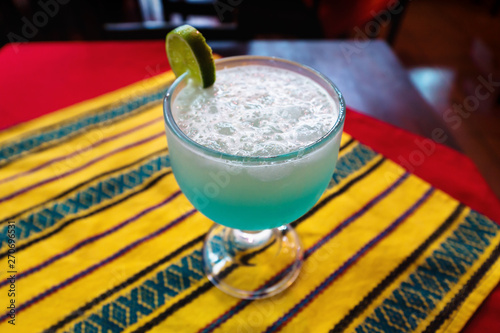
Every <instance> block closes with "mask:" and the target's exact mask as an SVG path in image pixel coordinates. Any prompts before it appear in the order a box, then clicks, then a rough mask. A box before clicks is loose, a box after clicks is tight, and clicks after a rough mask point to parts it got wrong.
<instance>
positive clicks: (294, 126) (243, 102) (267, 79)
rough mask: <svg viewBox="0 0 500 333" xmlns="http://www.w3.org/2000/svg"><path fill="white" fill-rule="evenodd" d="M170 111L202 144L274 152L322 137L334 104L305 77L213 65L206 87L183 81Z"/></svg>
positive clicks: (252, 152)
mask: <svg viewBox="0 0 500 333" xmlns="http://www.w3.org/2000/svg"><path fill="white" fill-rule="evenodd" d="M172 111H173V116H174V118H175V121H176V123H177V124H178V125H179V127H180V128H181V130H182V131H183V132H184V133H185V134H186V135H188V136H189V137H190V138H191V139H192V140H194V141H195V142H197V143H199V144H201V145H203V146H206V147H208V148H211V149H214V150H217V151H220V152H223V153H227V154H231V155H239V156H255V157H257V156H259V157H268V156H276V155H281V154H285V153H289V152H293V151H296V150H298V149H300V148H302V147H305V146H308V145H310V144H312V143H314V142H316V141H317V140H319V139H320V138H321V137H323V136H324V135H325V134H326V133H328V131H329V130H330V129H332V127H333V126H334V124H335V121H336V120H337V118H338V112H339V110H338V108H337V104H336V103H335V102H334V101H333V99H332V97H331V96H329V95H328V94H327V93H326V92H325V90H324V89H323V88H322V87H321V86H320V85H319V84H317V83H316V82H314V81H313V80H311V79H309V78H308V77H306V76H304V75H301V74H298V73H295V72H292V71H288V70H285V69H281V68H275V67H270V66H261V65H248V66H241V67H235V68H226V69H222V70H218V71H217V80H216V82H215V84H214V85H213V86H211V87H209V88H206V89H202V88H201V87H199V85H195V84H188V85H187V86H186V87H185V88H184V89H182V90H181V91H180V93H179V95H178V96H177V97H176V99H175V102H174V105H173V110H172Z"/></svg>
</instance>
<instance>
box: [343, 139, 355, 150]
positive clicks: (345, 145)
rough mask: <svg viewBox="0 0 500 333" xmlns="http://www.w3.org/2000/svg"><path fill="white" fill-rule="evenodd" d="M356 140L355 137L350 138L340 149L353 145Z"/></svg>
mask: <svg viewBox="0 0 500 333" xmlns="http://www.w3.org/2000/svg"><path fill="white" fill-rule="evenodd" d="M354 142H356V140H354V139H353V138H350V139H349V140H348V141H347V142H346V143H345V144H344V145H343V146H342V147H340V149H339V151H342V150H344V149H346V148H347V147H349V146H350V145H352V144H353V143H354Z"/></svg>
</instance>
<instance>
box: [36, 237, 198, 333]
mask: <svg viewBox="0 0 500 333" xmlns="http://www.w3.org/2000/svg"><path fill="white" fill-rule="evenodd" d="M206 235H207V234H206V233H204V234H202V235H200V236H198V237H196V238H195V239H193V240H191V241H189V242H187V243H186V244H184V245H182V246H181V247H179V248H177V249H176V250H174V251H173V252H171V253H169V254H168V255H166V256H165V257H163V258H162V259H160V260H158V261H157V262H155V263H153V264H151V265H149V266H148V267H146V268H144V269H142V270H141V271H139V272H137V273H136V274H134V275H133V276H131V277H129V278H128V279H127V280H125V281H124V282H122V283H121V284H119V285H117V286H115V287H113V288H111V289H109V290H108V291H106V292H104V293H102V294H101V295H99V296H97V297H96V298H94V299H93V300H91V301H89V302H87V303H86V304H85V305H83V306H81V307H80V308H78V309H77V310H75V311H73V312H72V313H70V314H69V315H67V316H66V317H64V318H63V319H62V320H60V321H59V322H57V323H56V324H54V325H52V326H51V327H49V328H48V329H46V330H45V331H44V332H56V331H57V330H58V329H61V328H62V327H63V326H65V325H66V324H69V323H70V322H71V321H73V320H75V319H76V318H78V317H80V316H82V315H83V314H84V313H85V311H88V310H89V309H91V308H93V307H94V306H96V305H98V304H99V303H101V302H102V301H104V300H106V299H107V298H109V297H111V296H113V295H114V294H116V293H117V292H119V291H121V290H123V289H125V288H127V287H128V286H129V285H131V284H132V283H134V282H136V281H137V280H139V279H140V278H142V277H144V276H145V275H147V274H149V273H151V272H152V271H154V270H155V269H156V268H158V267H159V266H161V265H163V264H164V263H166V262H168V261H170V260H172V259H173V258H174V257H176V256H178V255H179V254H181V253H182V252H184V251H186V250H188V249H190V248H192V247H193V246H195V245H196V244H198V243H201V242H202V241H203V239H204V238H205V237H206Z"/></svg>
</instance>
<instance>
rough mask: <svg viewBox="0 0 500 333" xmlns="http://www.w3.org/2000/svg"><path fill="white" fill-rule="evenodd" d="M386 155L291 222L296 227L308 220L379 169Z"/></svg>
mask: <svg viewBox="0 0 500 333" xmlns="http://www.w3.org/2000/svg"><path fill="white" fill-rule="evenodd" d="M385 160H386V159H385V157H383V158H381V159H380V160H379V161H377V163H375V164H373V165H372V166H371V167H370V168H368V169H366V170H365V171H364V172H363V173H361V174H359V175H357V176H356V177H354V178H353V179H351V180H350V181H349V182H347V183H346V184H345V185H344V186H342V187H341V188H340V189H339V190H338V191H336V192H334V193H332V194H330V195H329V196H327V197H326V198H324V199H323V200H322V201H321V202H319V203H318V204H317V205H316V206H314V207H313V208H311V210H309V211H308V212H307V213H305V214H304V215H303V216H302V217H300V218H299V219H298V220H295V221H293V222H292V223H290V224H291V225H292V226H293V227H294V228H295V227H296V226H298V225H299V224H300V223H302V222H304V221H305V220H307V219H308V218H309V217H311V216H312V215H314V214H315V213H316V212H317V211H318V210H320V209H321V208H323V207H324V206H325V205H327V204H328V203H329V202H330V201H332V200H333V199H335V198H336V197H338V196H339V195H341V194H343V193H345V192H346V191H347V190H348V189H350V188H351V187H352V186H353V185H355V184H356V183H357V182H359V181H360V180H361V179H363V178H365V177H366V176H367V175H368V174H370V173H371V172H373V170H375V169H377V168H378V167H379V166H380V165H381V164H382V163H384V161H385Z"/></svg>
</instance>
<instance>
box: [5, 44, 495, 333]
mask: <svg viewBox="0 0 500 333" xmlns="http://www.w3.org/2000/svg"><path fill="white" fill-rule="evenodd" d="M168 69H169V65H168V62H167V60H166V56H165V50H164V43H163V41H139V42H64V43H27V44H18V45H13V44H10V45H7V46H5V47H3V48H2V49H0V115H1V117H0V130H2V129H5V128H8V127H10V126H14V125H16V124H19V123H21V122H24V121H27V120H30V119H34V118H36V117H39V116H41V115H43V114H46V113H49V112H52V111H55V110H58V109H61V108H63V107H66V106H69V105H71V104H74V103H77V102H81V101H84V100H86V99H89V98H93V97H96V96H98V95H101V94H104V93H107V92H110V91H113V90H115V89H118V88H121V87H123V86H126V85H128V84H131V83H133V82H136V81H139V80H142V79H145V78H148V77H152V76H154V75H157V74H160V73H162V72H165V71H166V70H168ZM347 104H349V101H347ZM345 131H346V132H348V133H349V134H351V135H353V136H354V137H355V138H356V139H358V140H359V141H361V142H363V143H365V144H367V145H368V146H370V147H372V148H373V149H374V150H376V151H378V152H379V153H381V154H383V155H385V156H386V157H388V158H390V159H392V160H394V161H395V162H397V163H399V164H401V165H402V166H403V167H405V168H407V169H409V171H411V172H412V173H414V174H416V175H417V176H419V177H420V178H422V179H424V180H426V181H428V182H429V183H431V184H432V185H433V186H434V187H436V188H439V189H441V190H443V191H445V192H447V193H448V194H450V195H451V196H453V197H454V198H456V199H457V200H459V201H461V202H463V203H465V204H467V205H468V206H470V207H471V208H473V209H475V210H477V211H479V212H480V213H482V214H485V215H486V216H488V217H490V218H492V219H493V220H495V221H497V222H499V221H500V201H499V200H498V199H497V198H496V197H495V195H494V194H493V192H492V191H491V190H490V188H489V187H488V185H487V184H486V182H485V181H484V179H483V178H482V177H481V175H480V174H479V172H478V170H477V168H476V167H475V166H474V164H473V163H472V162H471V160H470V159H469V158H467V157H466V156H464V155H462V154H460V153H458V152H456V151H454V150H452V149H450V148H448V147H445V146H442V145H439V144H437V145H435V146H434V145H432V146H431V145H429V142H428V141H426V142H427V147H428V148H433V149H431V150H433V152H432V153H430V154H428V155H425V159H424V161H423V163H422V164H420V165H418V166H412V165H408V164H406V163H405V162H404V160H406V161H409V160H410V159H411V156H412V154H414V155H415V154H417V153H415V152H417V151H421V152H422V153H426V151H425V149H426V148H422V147H426V146H425V144H422V142H424V141H425V139H424V138H422V137H419V136H416V135H414V134H411V133H409V132H406V131H404V130H401V129H399V128H396V127H394V126H391V125H389V124H386V123H384V122H381V121H378V120H376V119H374V118H371V117H368V116H366V115H363V114H361V113H358V112H356V111H353V110H348V114H347V118H346V123H345ZM395 143H396V144H395ZM420 155H421V154H420ZM421 156H422V155H421ZM499 314H500V285H499V286H497V287H496V289H495V290H494V291H493V292H492V294H491V295H490V296H489V297H488V298H487V299H486V300H485V302H484V303H483V304H482V305H481V307H480V308H479V310H478V311H477V312H476V313H475V314H474V316H473V318H472V319H471V320H470V321H469V323H468V324H467V326H466V327H465V329H464V332H468V333H469V332H500V316H499Z"/></svg>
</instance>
